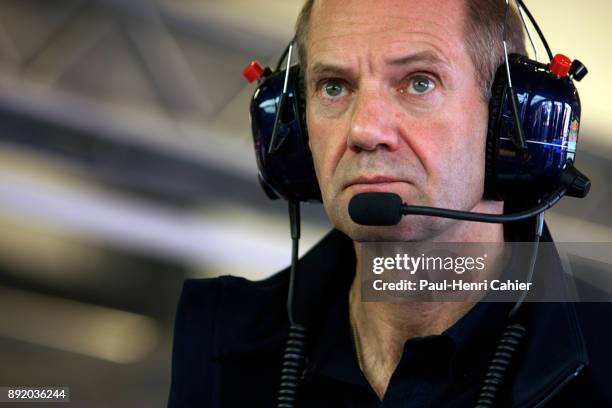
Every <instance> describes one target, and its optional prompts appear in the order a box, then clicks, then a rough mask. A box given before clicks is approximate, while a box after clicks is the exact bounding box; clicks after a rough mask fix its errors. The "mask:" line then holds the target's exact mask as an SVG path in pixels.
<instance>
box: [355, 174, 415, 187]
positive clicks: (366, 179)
mask: <svg viewBox="0 0 612 408" xmlns="http://www.w3.org/2000/svg"><path fill="white" fill-rule="evenodd" d="M403 182H405V181H404V180H399V179H397V178H394V177H387V176H361V177H358V178H356V179H354V180H351V181H350V182H348V183H347V184H346V187H350V186H352V185H355V184H385V183H403Z"/></svg>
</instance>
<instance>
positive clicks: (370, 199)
mask: <svg viewBox="0 0 612 408" xmlns="http://www.w3.org/2000/svg"><path fill="white" fill-rule="evenodd" d="M401 206H402V198H401V197H400V196H399V195H397V194H394V193H382V192H368V193H360V194H357V195H356V196H354V197H353V198H352V199H351V201H350V202H349V206H348V211H349V215H350V216H351V219H352V220H353V221H354V222H356V223H357V224H361V225H395V224H397V223H399V222H400V220H401V219H402V215H401V213H400V209H401Z"/></svg>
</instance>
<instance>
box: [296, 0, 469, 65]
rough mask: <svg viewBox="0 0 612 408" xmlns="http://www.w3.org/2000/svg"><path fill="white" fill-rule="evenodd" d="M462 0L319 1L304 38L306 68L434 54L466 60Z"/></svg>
mask: <svg viewBox="0 0 612 408" xmlns="http://www.w3.org/2000/svg"><path fill="white" fill-rule="evenodd" d="M464 21H465V3H464V0H435V1H432V0H317V1H315V4H314V6H313V9H312V12H311V17H310V26H309V34H308V43H307V52H308V55H309V66H311V65H312V63H313V60H316V59H317V57H322V58H325V57H331V56H333V57H336V58H341V59H343V60H347V59H349V60H350V59H351V58H360V57H376V56H384V58H387V59H393V57H394V56H401V55H403V54H405V53H406V52H419V51H433V52H435V53H436V54H438V56H439V57H440V58H441V59H447V60H449V59H454V58H461V57H467V54H466V52H465V45H464V41H463V25H464Z"/></svg>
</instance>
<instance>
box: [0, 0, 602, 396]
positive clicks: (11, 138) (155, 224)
mask: <svg viewBox="0 0 612 408" xmlns="http://www.w3.org/2000/svg"><path fill="white" fill-rule="evenodd" d="M301 4H302V1H301V0H260V1H258V2H253V1H247V0H200V1H196V0H157V1H154V0H149V1H147V0H129V1H126V0H56V1H50V0H0V228H1V230H0V385H5V386H8V385H23V386H26V385H58V386H59V385H65V386H70V387H71V390H72V395H71V396H72V401H73V403H72V405H73V406H78V407H81V406H82V407H110V406H112V407H136V406H138V407H141V406H142V407H145V406H146V407H162V406H165V403H166V399H167V394H168V387H169V379H170V355H171V339H172V325H173V319H174V312H175V308H176V303H177V300H178V296H179V294H180V289H181V285H182V281H183V280H184V279H185V278H188V277H210V276H217V275H219V274H234V275H241V276H245V277H248V278H251V279H259V278H263V277H265V276H268V275H270V274H271V273H273V272H274V271H277V270H279V269H281V268H283V267H284V266H286V265H287V264H288V262H289V259H290V242H289V228H288V223H287V217H286V212H287V210H286V206H285V204H284V203H282V202H272V201H269V200H268V199H267V198H266V196H265V195H264V193H263V192H262V191H260V188H259V185H258V183H257V178H256V174H257V173H256V165H255V159H254V153H253V147H252V143H251V139H250V137H251V136H250V129H249V118H248V114H247V113H248V104H249V98H250V96H251V94H252V92H253V90H254V86H253V85H249V84H248V83H247V82H246V81H245V80H244V79H243V77H242V75H241V71H242V68H243V67H244V66H245V65H246V64H247V63H248V62H250V61H251V60H252V59H258V60H259V61H260V62H261V63H262V64H273V63H274V62H275V60H276V59H277V58H278V56H279V54H280V52H281V51H282V49H283V48H284V46H285V44H286V42H287V41H288V39H290V38H291V36H292V30H293V24H294V22H295V18H296V16H297V13H298V11H299V8H300V7H301ZM528 5H529V6H530V8H531V9H532V12H533V13H534V14H535V15H536V17H537V18H538V19H539V22H540V24H541V26H542V28H543V30H544V32H545V34H546V35H547V37H548V41H549V43H550V44H551V47H552V48H553V52H563V53H565V54H567V55H569V56H570V57H571V58H579V59H580V60H581V61H583V62H584V63H585V64H586V66H587V67H588V68H589V70H590V74H589V75H588V76H587V77H586V78H585V79H584V80H583V81H582V82H581V83H579V84H578V88H579V90H580V93H581V99H582V102H583V115H582V128H581V132H580V144H579V152H578V155H577V164H578V167H579V168H580V169H581V170H582V171H583V172H585V173H586V174H588V175H589V176H590V177H591V179H592V181H593V188H592V191H591V193H590V195H589V196H588V198H587V199H585V200H576V199H572V198H568V199H565V200H563V201H562V202H561V203H560V204H559V205H558V206H557V207H555V209H554V210H552V211H550V212H549V213H548V214H547V220H548V223H549V225H550V228H551V230H552V232H553V236H554V237H555V238H556V239H558V240H561V241H585V242H591V241H599V242H610V241H612V210H611V208H610V202H611V201H612V184H611V183H610V182H609V181H608V176H609V175H610V174H612V155H611V154H610V153H611V152H612V138H611V137H610V135H612V122H611V121H610V120H609V118H610V117H612V104H610V103H609V101H608V98H609V94H610V91H611V89H610V87H609V83H610V82H609V77H607V75H609V74H610V73H611V70H610V68H609V67H610V66H612V52H611V51H610V47H609V44H608V41H609V40H608V39H609V38H610V37H611V36H612V27H610V25H609V22H610V21H612V4H610V3H609V2H608V1H607V0H591V1H589V2H582V3H578V2H573V1H571V0H559V1H556V2H550V1H548V0H534V1H529V2H528ZM539 55H540V58H541V59H542V57H543V55H544V54H543V52H541V53H540V54H539ZM303 225H304V226H303V239H302V243H301V252H302V253H303V252H304V251H306V250H307V249H308V248H309V247H311V246H312V245H313V244H314V243H315V242H316V241H317V240H318V239H319V238H321V237H322V236H323V235H324V234H325V232H326V231H327V230H329V228H330V225H329V222H328V221H327V219H326V217H325V215H324V212H323V209H322V207H321V206H320V205H305V206H304V209H303ZM7 406H8V405H7ZM17 406H19V407H23V406H24V404H19V405H17ZM36 406H41V405H40V404H37V405H36Z"/></svg>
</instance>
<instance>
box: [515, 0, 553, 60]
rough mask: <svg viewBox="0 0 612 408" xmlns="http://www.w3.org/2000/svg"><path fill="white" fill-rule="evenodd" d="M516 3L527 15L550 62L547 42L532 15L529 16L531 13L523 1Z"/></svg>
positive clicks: (551, 56) (550, 57) (551, 57)
mask: <svg viewBox="0 0 612 408" xmlns="http://www.w3.org/2000/svg"><path fill="white" fill-rule="evenodd" d="M517 1H518V3H519V5H520V7H521V8H522V9H523V10H524V11H525V13H526V14H527V17H529V21H531V24H532V25H533V27H534V28H535V29H536V31H537V33H538V36H539V37H540V40H541V41H542V44H543V45H544V48H545V49H546V53H547V54H548V58H549V60H550V61H552V59H553V55H552V52H551V51H550V47H549V46H548V41H546V37H544V33H543V32H542V30H540V26H539V25H538V23H537V22H536V20H535V18H534V17H533V15H532V14H531V12H530V11H529V9H528V8H527V6H525V3H523V0H517Z"/></svg>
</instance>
